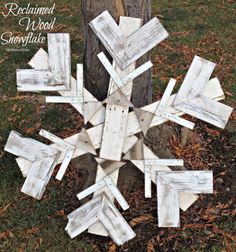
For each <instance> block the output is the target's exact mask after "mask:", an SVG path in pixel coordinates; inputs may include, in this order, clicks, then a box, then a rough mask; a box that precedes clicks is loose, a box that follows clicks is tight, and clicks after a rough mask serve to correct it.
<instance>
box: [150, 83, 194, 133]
mask: <svg viewBox="0 0 236 252" xmlns="http://www.w3.org/2000/svg"><path fill="white" fill-rule="evenodd" d="M175 84H176V80H175V79H170V81H169V83H168V85H167V87H166V89H165V92H164V94H163V96H162V98H161V101H160V104H159V106H158V107H157V110H156V112H155V114H156V115H157V116H162V117H164V118H167V119H169V120H170V121H173V122H175V123H177V124H179V125H182V126H184V127H186V128H189V129H193V128H194V123H192V122H190V121H188V120H185V119H183V118H181V117H179V116H177V115H174V114H171V113H168V112H166V108H167V105H168V101H169V99H170V96H171V93H172V91H173V89H174V87H175Z"/></svg>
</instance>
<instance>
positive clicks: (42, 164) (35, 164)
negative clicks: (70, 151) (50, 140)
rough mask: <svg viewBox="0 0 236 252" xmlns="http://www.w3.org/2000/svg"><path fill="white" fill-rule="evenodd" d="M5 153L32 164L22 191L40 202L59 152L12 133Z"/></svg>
mask: <svg viewBox="0 0 236 252" xmlns="http://www.w3.org/2000/svg"><path fill="white" fill-rule="evenodd" d="M4 150H5V151H7V152H10V153H12V154H14V155H17V156H20V157H21V158H24V159H26V160H28V161H29V162H30V164H31V165H30V167H29V169H28V172H27V177H26V180H25V182H24V184H23V187H22V189H21V191H22V192H23V193H25V194H27V195H29V196H31V197H33V198H35V199H38V200H40V199H41V197H42V195H43V193H44V191H45V189H46V185H47V183H48V181H49V180H50V178H51V175H52V172H53V170H54V168H55V166H56V163H57V159H58V157H59V151H58V150H56V149H54V148H53V147H51V146H48V145H46V144H43V143H40V142H38V141H36V140H34V139H31V138H24V137H22V135H20V134H19V133H17V132H15V131H11V133H10V135H9V137H8V140H7V143H6V146H5V148H4Z"/></svg>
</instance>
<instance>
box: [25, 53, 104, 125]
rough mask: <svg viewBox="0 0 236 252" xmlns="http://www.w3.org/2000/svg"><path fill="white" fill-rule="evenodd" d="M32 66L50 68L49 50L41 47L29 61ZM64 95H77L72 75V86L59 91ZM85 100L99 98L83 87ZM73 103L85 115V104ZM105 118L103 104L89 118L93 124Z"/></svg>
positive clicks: (99, 122) (75, 83)
mask: <svg viewBox="0 0 236 252" xmlns="http://www.w3.org/2000/svg"><path fill="white" fill-rule="evenodd" d="M28 64H29V65H30V66H31V67H32V68H35V69H46V70H47V69H48V54H47V52H46V51H45V50H44V49H42V48H40V49H39V50H38V52H37V53H36V54H35V55H34V57H33V58H32V59H31V60H30V62H29V63H28ZM58 92H59V94H60V95H62V96H63V97H67V96H68V97H75V96H76V94H77V81H76V80H75V79H74V78H73V77H72V76H71V88H70V90H67V91H61V90H60V91H58ZM83 93H84V101H85V102H92V101H94V102H98V101H97V99H96V98H95V97H94V96H93V95H92V94H91V93H89V92H88V90H87V89H86V88H83ZM71 105H72V106H73V107H74V108H75V109H76V110H77V111H78V112H79V113H80V114H81V115H83V114H84V112H83V104H82V103H71ZM104 118H105V107H104V106H101V107H100V108H99V109H98V111H97V112H96V113H95V114H94V115H93V116H92V118H90V119H89V121H90V123H91V124H92V125H94V126H95V125H99V124H101V123H103V122H104Z"/></svg>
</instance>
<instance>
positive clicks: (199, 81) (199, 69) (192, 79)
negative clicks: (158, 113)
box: [175, 56, 215, 105]
mask: <svg viewBox="0 0 236 252" xmlns="http://www.w3.org/2000/svg"><path fill="white" fill-rule="evenodd" d="M214 68H215V64H214V63H212V62H210V61H208V60H205V59H203V58H201V57H199V56H195V57H194V59H193V61H192V63H191V65H190V67H189V70H188V72H187V74H186V76H185V78H184V81H183V83H182V85H181V87H180V89H179V92H178V94H177V96H176V101H175V104H176V105H177V104H179V103H181V102H185V101H186V97H187V96H188V95H189V94H191V93H192V95H193V96H194V97H195V96H196V95H198V94H199V93H201V91H202V90H203V89H204V86H205V85H206V84H207V82H208V81H209V79H210V77H211V74H212V72H213V70H214Z"/></svg>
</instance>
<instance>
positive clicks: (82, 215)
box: [65, 193, 135, 245]
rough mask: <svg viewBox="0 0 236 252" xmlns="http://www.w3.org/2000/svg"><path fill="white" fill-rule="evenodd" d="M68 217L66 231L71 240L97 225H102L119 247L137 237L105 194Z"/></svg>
mask: <svg viewBox="0 0 236 252" xmlns="http://www.w3.org/2000/svg"><path fill="white" fill-rule="evenodd" d="M67 217H68V224H67V226H66V228H65V230H66V231H67V233H68V234H69V236H70V237H71V238H74V237H76V236H78V235H79V234H80V233H82V232H83V231H85V230H86V229H88V228H89V227H90V226H92V225H94V224H96V223H101V224H102V226H103V227H104V228H105V229H106V231H107V233H108V234H109V236H110V237H111V238H112V239H113V241H114V242H115V243H116V244H117V245H122V244H124V243H125V242H127V241H129V240H130V239H132V238H134V237H135V233H134V231H133V230H132V229H131V227H130V226H129V225H128V223H127V222H126V221H125V219H124V218H123V216H122V215H121V214H120V212H119V211H118V210H117V208H116V207H115V206H114V204H112V202H111V201H110V200H109V199H108V198H107V196H106V195H105V194H104V193H102V194H100V195H98V196H96V197H94V198H93V199H92V200H90V201H89V202H87V203H86V204H84V205H83V206H81V207H79V208H78V209H76V210H74V211H73V212H72V213H70V214H69V215H68V216H67Z"/></svg>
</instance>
